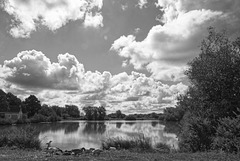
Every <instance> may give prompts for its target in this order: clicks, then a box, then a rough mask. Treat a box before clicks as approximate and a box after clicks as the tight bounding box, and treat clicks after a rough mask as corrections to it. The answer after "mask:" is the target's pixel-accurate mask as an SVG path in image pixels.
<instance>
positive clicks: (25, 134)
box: [0, 127, 41, 149]
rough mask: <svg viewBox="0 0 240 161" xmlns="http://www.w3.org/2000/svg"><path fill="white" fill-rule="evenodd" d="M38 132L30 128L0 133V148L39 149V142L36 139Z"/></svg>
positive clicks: (13, 129)
mask: <svg viewBox="0 0 240 161" xmlns="http://www.w3.org/2000/svg"><path fill="white" fill-rule="evenodd" d="M37 134H38V132H37V131H36V129H34V128H32V127H26V128H11V129H7V130H6V129H5V130H1V131H0V147H3V146H9V147H11V146H16V147H18V148H20V149H26V148H31V149H40V148H41V142H40V140H39V138H38V137H37Z"/></svg>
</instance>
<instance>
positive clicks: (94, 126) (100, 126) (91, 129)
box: [83, 122, 106, 134]
mask: <svg viewBox="0 0 240 161" xmlns="http://www.w3.org/2000/svg"><path fill="white" fill-rule="evenodd" d="M105 131H106V125H105V123H104V122H87V123H86V125H85V127H84V129H83V133H86V134H103V133H104V132H105Z"/></svg>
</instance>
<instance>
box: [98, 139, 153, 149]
mask: <svg viewBox="0 0 240 161" xmlns="http://www.w3.org/2000/svg"><path fill="white" fill-rule="evenodd" d="M102 147H103V149H108V148H109V147H115V148H117V149H125V150H138V151H151V150H153V147H152V144H151V139H150V138H147V137H145V136H138V137H134V138H131V139H123V138H120V137H116V138H108V139H106V140H104V141H103V142H102Z"/></svg>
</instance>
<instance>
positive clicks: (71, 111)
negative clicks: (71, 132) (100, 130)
mask: <svg viewBox="0 0 240 161" xmlns="http://www.w3.org/2000/svg"><path fill="white" fill-rule="evenodd" d="M66 111H67V113H68V115H69V116H71V117H80V111H79V109H78V107H77V106H75V105H66Z"/></svg>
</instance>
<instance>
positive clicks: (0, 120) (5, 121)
mask: <svg viewBox="0 0 240 161" xmlns="http://www.w3.org/2000/svg"><path fill="white" fill-rule="evenodd" d="M12 124H13V122H12V120H10V119H3V118H0V125H12Z"/></svg>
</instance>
